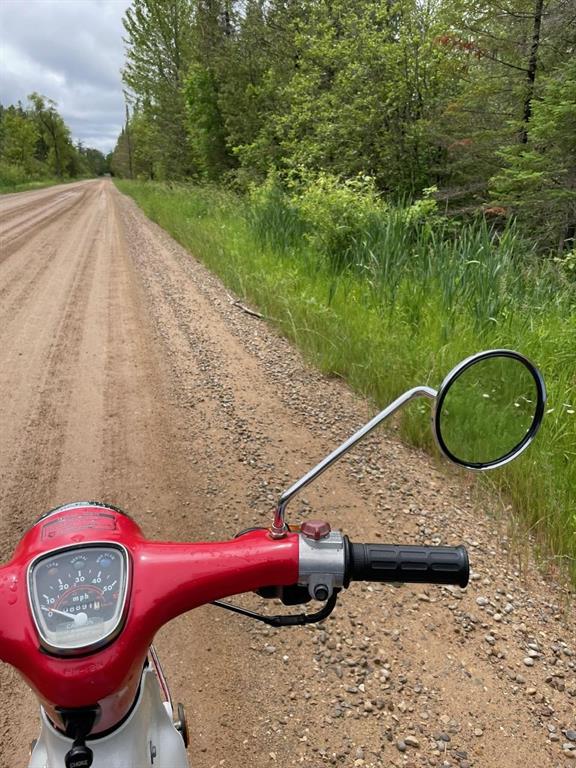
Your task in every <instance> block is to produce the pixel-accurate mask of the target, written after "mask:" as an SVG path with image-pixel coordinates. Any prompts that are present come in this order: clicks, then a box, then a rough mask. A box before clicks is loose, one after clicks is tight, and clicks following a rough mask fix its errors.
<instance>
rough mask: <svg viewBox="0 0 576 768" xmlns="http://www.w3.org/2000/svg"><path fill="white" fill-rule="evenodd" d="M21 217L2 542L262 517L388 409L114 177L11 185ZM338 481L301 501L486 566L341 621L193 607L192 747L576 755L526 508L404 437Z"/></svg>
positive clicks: (569, 760)
mask: <svg viewBox="0 0 576 768" xmlns="http://www.w3.org/2000/svg"><path fill="white" fill-rule="evenodd" d="M0 213H1V220H0V561H3V560H6V559H8V558H9V557H10V555H11V552H12V549H13V547H14V545H15V544H16V542H17V541H18V538H19V536H20V535H21V533H22V531H23V530H24V529H25V528H26V526H28V525H29V524H30V523H31V522H32V521H33V520H34V519H35V518H36V517H37V516H38V515H39V514H40V513H42V512H44V511H45V510H47V509H49V508H51V507H53V506H55V505H57V504H60V503H63V502H68V501H73V500H79V499H99V500H103V501H106V502H111V503H113V504H117V505H119V506H121V507H123V508H124V509H125V510H126V511H127V512H129V513H130V514H132V515H133V516H134V517H136V518H137V520H138V521H139V522H140V524H141V525H142V526H143V528H144V531H145V533H146V534H147V535H149V536H156V537H162V538H165V539H170V538H172V539H180V540H181V539H201V538H215V537H228V536H230V535H232V534H233V533H234V532H235V531H237V530H238V529H240V528H243V527H246V526H248V525H252V524H262V523H263V522H265V521H267V520H268V519H269V515H270V510H271V508H272V505H273V501H274V499H275V498H276V495H277V493H278V492H279V491H280V490H282V489H283V488H285V487H286V486H287V485H288V484H289V483H290V481H292V480H294V479H296V478H297V477H299V476H300V475H301V474H302V473H303V472H304V471H305V470H306V469H307V468H309V467H310V466H311V465H312V464H313V463H314V462H316V461H317V460H318V459H319V458H321V457H322V456H323V455H324V454H325V453H326V452H327V451H328V450H330V449H331V448H332V447H333V446H334V445H335V444H336V443H337V442H339V441H340V440H342V439H344V438H345V437H347V436H348V434H349V433H350V432H351V431H352V430H353V429H355V428H356V427H357V426H359V425H360V424H361V423H362V422H363V421H364V420H365V419H366V418H367V416H368V415H371V413H372V410H371V409H370V408H369V406H368V405H367V404H366V403H364V402H363V401H362V400H360V399H359V398H358V397H356V396H354V395H352V394H351V393H350V392H349V391H348V390H347V388H346V387H345V386H344V385H343V384H342V383H341V382H339V381H334V380H326V379H324V378H323V377H321V376H320V375H319V374H317V373H316V372H314V371H313V370H311V369H310V368H309V367H307V366H306V364H305V363H304V362H303V361H302V359H301V358H300V356H299V355H298V353H296V352H295V351H294V350H293V349H291V348H290V346H289V345H288V344H287V343H286V342H285V341H284V340H282V339H280V338H278V337H277V336H276V335H275V334H274V332H272V331H271V330H270V329H269V328H267V326H266V325H265V324H264V323H263V322H262V321H261V320H258V319H256V318H254V317H251V316H249V315H247V314H245V313H244V312H243V311H242V310H241V309H239V308H238V307H236V306H234V305H233V304H232V303H231V302H230V300H229V297H228V295H227V293H226V291H225V290H224V289H223V287H222V286H221V284H220V283H219V282H218V280H217V279H216V278H214V277H213V276H212V275H210V274H209V273H208V272H207V271H206V270H205V269H204V268H203V267H202V266H200V265H199V264H198V263H197V262H196V261H194V260H193V258H192V257H191V256H190V255H189V254H187V253H186V252H185V251H183V250H182V249H181V248H180V247H179V246H178V245H176V244H175V243H174V242H173V241H172V240H171V239H170V238H169V237H168V236H167V235H165V234H164V233H163V232H162V231H161V230H159V229H158V228H157V227H156V226H155V225H153V224H151V223H150V222H149V221H148V220H147V219H145V218H144V217H143V215H142V214H141V213H140V212H139V211H138V210H137V209H136V208H135V206H134V204H133V203H132V202H131V201H129V200H128V199H126V198H124V197H122V196H121V195H120V194H119V193H118V192H117V191H116V190H115V188H114V186H113V184H112V183H111V182H110V181H92V182H85V183H79V184H74V185H67V186H63V187H53V188H51V189H48V190H42V191H40V192H33V193H23V194H19V195H10V196H5V197H3V198H2V199H0ZM471 351H472V350H471ZM325 478H326V479H325V481H324V482H323V483H321V484H319V485H318V486H317V487H316V488H314V489H312V490H310V492H307V493H306V494H305V497H306V498H305V500H303V501H301V502H300V503H298V504H296V507H297V509H296V508H295V509H293V510H292V516H293V517H295V516H302V517H306V516H308V515H310V514H311V513H312V511H313V514H314V515H315V516H329V518H330V520H331V521H332V522H333V524H334V525H335V526H339V527H342V528H344V529H345V530H346V531H347V532H348V533H349V535H350V536H351V538H352V539H353V540H354V539H356V540H365V541H366V540H376V541H377V540H382V541H386V540H395V541H407V542H412V543H438V542H439V541H442V542H443V543H451V544H452V543H460V542H464V543H467V545H468V546H469V549H470V556H471V561H472V564H473V570H474V574H473V580H472V582H471V585H470V586H469V587H468V589H467V590H466V591H465V592H464V593H461V592H460V590H458V589H441V588H416V589H412V588H409V587H399V588H395V587H392V586H390V587H388V586H386V587H381V586H378V585H375V586H373V587H361V586H359V585H356V586H354V587H353V588H351V589H350V590H349V592H348V593H347V594H345V595H344V596H343V598H342V599H341V600H340V605H339V607H338V608H337V611H336V614H335V616H334V618H332V619H330V620H329V621H328V622H326V624H325V625H324V626H320V627H313V628H307V629H288V630H284V631H283V632H279V631H275V630H270V629H260V626H262V625H260V626H258V625H254V624H250V623H248V621H247V620H244V619H242V618H238V617H234V616H230V615H227V614H224V613H223V612H220V611H218V610H217V609H215V608H213V607H206V608H203V609H199V610H197V611H195V612H194V613H193V614H190V615H189V616H186V617H183V618H181V619H179V620H178V621H176V622H174V624H173V625H171V626H170V628H169V629H165V630H163V632H162V633H161V635H160V637H159V638H158V643H157V645H158V649H159V652H160V654H161V657H162V658H163V661H164V664H165V668H166V672H167V675H168V677H169V680H170V681H171V684H172V688H173V695H174V698H175V699H176V701H182V702H184V703H185V704H186V707H187V713H188V718H189V724H190V730H191V734H192V747H191V761H192V765H193V766H195V767H196V768H212V766H214V767H216V766H227V767H228V768H236V767H237V766H240V765H246V766H254V767H255V768H260V767H261V766H270V765H278V766H296V765H302V764H303V765H311V766H314V768H317V767H318V766H321V765H324V764H328V765H336V766H366V768H370V767H372V768H390V767H391V766H404V767H405V768H408V767H409V766H412V768H415V767H416V766H417V767H418V768H420V767H423V766H436V767H438V768H439V767H440V766H442V767H444V766H446V767H448V766H453V767H454V768H467V767H468V768H470V767H471V766H473V767H474V768H556V767H560V768H564V766H569V765H576V749H574V750H572V749H570V750H569V749H568V747H569V746H570V745H573V746H574V747H576V742H574V741H571V740H570V738H569V737H570V736H572V733H571V730H576V714H575V713H576V642H575V630H576V626H575V621H574V614H573V606H572V607H570V606H569V605H568V604H567V602H566V600H565V595H563V593H562V592H561V591H560V590H554V589H553V588H552V587H550V586H548V585H546V584H545V583H544V582H543V581H542V579H541V577H540V576H539V575H538V573H537V572H536V571H535V570H534V568H533V566H532V565H531V564H530V562H529V558H528V556H527V554H526V551H524V550H523V551H522V552H521V553H518V550H517V549H516V550H515V551H514V553H513V554H510V552H509V543H508V538H507V530H506V528H505V526H504V524H502V523H501V524H497V523H496V522H495V521H494V519H490V518H489V517H487V516H485V515H484V514H483V513H480V512H479V511H478V510H477V509H476V506H475V504H474V501H473V498H472V496H471V493H470V490H469V488H468V486H467V485H466V484H465V482H466V481H465V480H463V478H462V477H461V476H460V475H452V476H449V477H448V478H447V477H446V475H444V474H442V472H441V471H440V470H439V468H438V466H437V465H435V464H434V462H433V461H432V460H430V459H429V458H427V457H425V456H423V455H421V454H420V453H418V452H417V451H412V450H409V449H406V448H404V447H403V446H401V445H400V444H398V443H397V442H395V440H394V439H393V436H392V437H391V436H390V434H388V435H383V434H380V435H378V436H376V437H374V438H373V439H372V440H371V442H370V443H369V444H367V445H366V446H365V447H364V448H363V449H362V450H360V451H358V452H357V453H356V454H355V455H354V456H353V457H350V458H349V459H347V460H346V461H345V462H343V463H342V465H341V466H340V468H339V469H334V470H331V473H330V474H329V475H328V476H325ZM297 512H298V515H297V514H296V513H297ZM520 555H521V556H522V559H523V560H525V562H524V564H523V568H522V572H520V571H519V566H518V559H519V556H520ZM246 599H247V600H251V598H246ZM0 690H1V697H0V766H1V768H14V767H15V766H24V765H26V764H27V763H26V756H27V750H28V745H29V742H30V740H31V739H32V738H33V737H34V736H35V735H36V733H35V730H36V706H35V702H34V700H33V698H32V696H31V695H30V692H29V691H28V690H27V689H26V687H25V685H24V684H23V683H21V682H20V681H19V679H18V678H17V677H16V675H15V674H14V673H13V672H12V670H11V669H9V668H7V667H6V666H0ZM565 731H568V735H566V733H565ZM565 745H566V746H565Z"/></svg>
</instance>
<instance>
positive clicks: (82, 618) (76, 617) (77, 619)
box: [40, 605, 88, 627]
mask: <svg viewBox="0 0 576 768" xmlns="http://www.w3.org/2000/svg"><path fill="white" fill-rule="evenodd" d="M40 607H41V608H42V610H43V611H47V612H48V613H57V614H58V615H59V616H65V617H66V618H67V619H70V621H73V622H74V624H77V625H78V626H79V627H81V626H83V625H84V624H86V622H87V621H88V616H87V615H86V614H85V613H66V611H59V610H57V609H56V608H48V607H47V606H46V605H42V606H40Z"/></svg>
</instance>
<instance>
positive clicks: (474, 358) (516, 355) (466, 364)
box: [432, 349, 546, 472]
mask: <svg viewBox="0 0 576 768" xmlns="http://www.w3.org/2000/svg"><path fill="white" fill-rule="evenodd" d="M492 357H509V358H511V359H513V360H518V362H520V363H522V364H523V365H524V366H525V367H526V368H527V369H528V371H529V372H530V373H531V374H532V377H533V378H534V382H535V384H536V392H537V398H538V402H537V404H536V412H535V414H534V418H533V420H532V424H531V425H530V429H529V430H528V432H527V433H526V434H525V435H524V437H523V438H522V440H521V441H520V442H519V443H518V444H517V445H516V446H514V448H512V449H511V450H510V451H508V453H506V454H504V455H503V456H500V457H499V458H497V459H494V460H493V461H487V462H467V461H464V460H463V459H460V458H458V457H457V456H455V455H454V454H453V453H452V452H451V451H450V449H449V448H448V446H447V445H446V443H445V442H444V440H443V438H442V432H441V429H440V415H441V413H442V405H443V403H444V399H445V397H446V395H447V394H448V392H449V390H450V387H451V386H452V384H453V383H454V382H455V381H456V380H457V379H458V378H459V377H460V376H461V375H462V374H463V373H464V372H465V371H467V370H468V369H469V368H470V367H471V366H472V365H475V364H476V363H478V362H480V361H481V360H488V359H490V358H492ZM545 406H546V385H545V383H544V378H543V376H542V374H541V373H540V371H539V369H538V368H537V367H536V366H535V365H534V364H533V363H532V361H531V360H529V359H528V358H527V357H525V356H524V355H522V354H520V352H516V351H514V350H511V349H488V350H485V351H484V352H478V353H476V354H475V355H471V356H470V357H467V358H466V359H464V360H462V361H461V362H459V363H458V364H457V365H456V366H455V367H454V368H453V369H452V370H451V371H450V372H449V373H448V375H447V376H446V377H445V378H444V380H443V381H442V384H441V385H440V387H439V388H438V392H437V395H436V399H435V402H434V408H433V411H432V432H433V433H434V439H435V441H436V445H437V446H438V448H439V450H440V452H441V453H442V455H443V456H446V458H447V459H450V461H452V462H453V463H454V464H458V465H459V466H461V467H466V469H471V470H474V471H476V472H484V471H486V470H488V469H497V468H498V467H502V466H504V465H505V464H508V462H510V461H513V460H514V459H515V458H516V457H517V456H519V455H520V454H521V453H522V452H523V451H525V450H526V448H527V447H528V446H529V445H530V443H531V442H532V441H533V440H534V437H535V436H536V434H537V432H538V430H539V429H540V426H541V424H542V419H543V417H544V408H545Z"/></svg>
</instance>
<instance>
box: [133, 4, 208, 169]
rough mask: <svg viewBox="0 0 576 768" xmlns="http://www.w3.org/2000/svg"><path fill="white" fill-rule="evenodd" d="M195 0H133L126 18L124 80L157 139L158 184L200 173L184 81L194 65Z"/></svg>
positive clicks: (156, 165) (155, 140)
mask: <svg viewBox="0 0 576 768" xmlns="http://www.w3.org/2000/svg"><path fill="white" fill-rule="evenodd" d="M193 9H194V3H193V2H192V0H133V2H132V5H131V6H130V7H129V8H128V10H127V11H126V14H125V16H124V20H123V21H124V28H125V30H126V38H125V42H126V65H125V67H124V70H123V73H122V74H123V79H124V82H125V83H126V85H127V86H128V88H129V89H130V90H131V91H132V93H133V94H134V95H135V97H136V100H137V102H138V107H139V109H140V110H141V111H142V112H143V113H144V115H145V117H146V120H147V122H148V123H149V124H150V126H151V131H152V133H153V136H154V147H155V150H156V153H157V157H155V167H156V170H155V173H154V175H155V176H156V177H158V178H169V179H181V178H185V177H187V176H190V175H192V174H193V173H194V168H193V165H192V159H191V154H190V148H189V146H188V134H187V130H186V110H185V100H184V91H183V89H184V81H185V77H186V74H187V72H188V68H189V66H190V64H191V61H192V48H191V45H192V15H193Z"/></svg>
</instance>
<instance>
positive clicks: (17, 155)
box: [1, 106, 39, 173]
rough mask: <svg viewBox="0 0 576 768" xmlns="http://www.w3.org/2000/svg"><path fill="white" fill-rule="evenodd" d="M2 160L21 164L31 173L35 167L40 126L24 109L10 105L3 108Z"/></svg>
mask: <svg viewBox="0 0 576 768" xmlns="http://www.w3.org/2000/svg"><path fill="white" fill-rule="evenodd" d="M1 124H2V146H1V156H2V160H4V161H5V162H7V163H13V164H15V165H19V166H21V167H22V168H23V169H24V170H26V171H27V172H29V173H31V172H32V170H33V167H34V161H35V158H34V153H35V150H36V144H37V142H38V138H39V132H38V128H37V126H36V125H35V123H34V121H33V120H31V119H30V118H29V117H28V116H27V115H26V113H25V112H24V110H22V109H16V108H15V107H12V106H10V107H8V109H6V110H3V114H2V119H1Z"/></svg>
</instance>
